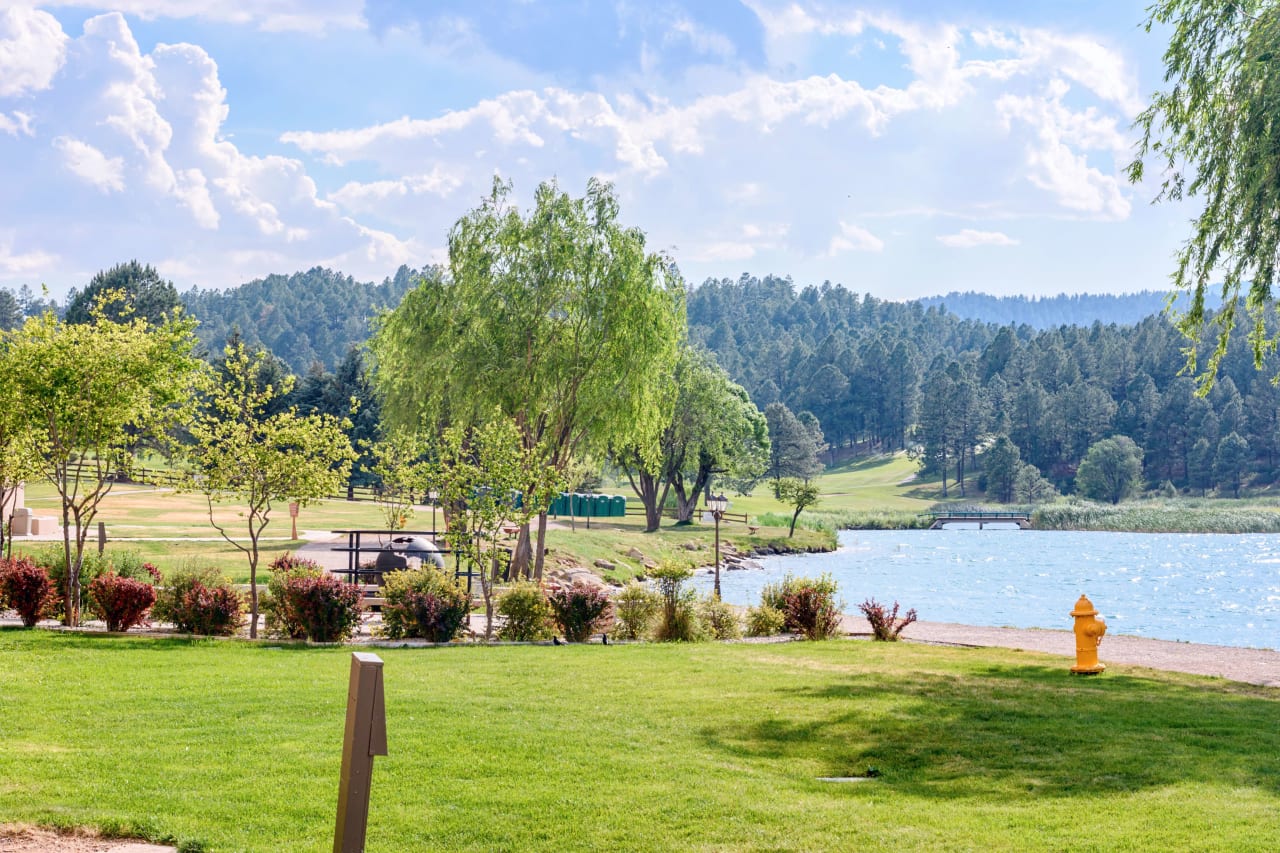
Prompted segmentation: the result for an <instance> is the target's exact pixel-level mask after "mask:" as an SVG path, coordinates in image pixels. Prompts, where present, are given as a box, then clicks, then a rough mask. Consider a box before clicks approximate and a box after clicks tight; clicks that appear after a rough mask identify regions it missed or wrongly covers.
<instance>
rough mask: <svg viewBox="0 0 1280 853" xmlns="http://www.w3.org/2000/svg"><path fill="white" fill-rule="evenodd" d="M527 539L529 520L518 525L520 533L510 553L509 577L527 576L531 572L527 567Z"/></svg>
mask: <svg viewBox="0 0 1280 853" xmlns="http://www.w3.org/2000/svg"><path fill="white" fill-rule="evenodd" d="M530 544H531V543H530V539H529V522H527V521H526V522H525V523H524V524H521V525H520V533H519V535H518V536H517V538H516V549H515V551H514V552H512V554H511V579H512V580H519V579H520V578H528V577H529V576H530V575H531V574H532V572H531V571H530V569H529V556H530V553H531V550H532V549H531V548H530Z"/></svg>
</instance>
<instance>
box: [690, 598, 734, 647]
mask: <svg viewBox="0 0 1280 853" xmlns="http://www.w3.org/2000/svg"><path fill="white" fill-rule="evenodd" d="M698 618H699V619H701V620H702V624H703V626H704V627H705V628H706V630H707V633H709V634H710V635H711V636H712V637H714V638H715V639H717V640H737V639H739V638H740V637H741V636H742V622H741V620H740V619H739V618H738V613H737V611H735V610H734V609H733V608H732V607H730V606H729V605H728V604H725V603H724V602H723V601H721V600H720V599H718V598H716V597H715V596H708V597H707V598H704V599H702V601H701V602H699V604H698Z"/></svg>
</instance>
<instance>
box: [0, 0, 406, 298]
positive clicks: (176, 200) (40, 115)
mask: <svg viewBox="0 0 1280 853" xmlns="http://www.w3.org/2000/svg"><path fill="white" fill-rule="evenodd" d="M66 72H67V73H66V75H65V78H63V77H59V78H58V80H56V81H54V84H53V86H52V87H51V88H50V89H48V90H46V91H42V92H40V93H38V94H37V95H36V96H35V97H33V98H31V99H30V104H28V105H27V106H26V107H25V109H28V110H30V112H29V113H27V112H23V113H21V114H18V113H12V115H14V116H15V117H16V118H15V119H13V120H10V121H11V122H12V123H13V124H14V125H15V126H16V128H17V130H18V131H19V132H23V131H25V132H26V133H27V135H29V136H31V137H32V138H31V140H30V143H29V144H30V145H32V146H37V147H39V146H47V148H48V150H50V151H51V152H53V154H54V157H53V158H50V159H49V162H50V164H51V165H53V166H56V168H57V169H58V173H57V174H55V175H50V176H47V178H41V177H39V176H38V175H37V176H32V175H30V174H27V173H28V172H29V170H30V169H31V168H33V167H34V168H39V166H40V164H41V163H42V161H41V160H40V159H39V158H32V159H31V160H30V161H29V162H28V163H25V164H21V165H18V166H17V168H20V169H23V170H24V171H23V177H24V178H32V179H31V180H24V181H22V182H17V181H14V180H13V179H14V178H15V177H16V176H17V175H16V173H15V174H10V176H9V180H10V183H11V185H18V186H22V187H25V188H26V190H25V191H26V194H25V195H19V196H18V197H16V198H15V199H14V200H13V206H14V208H16V209H23V210H24V212H25V213H26V214H28V215H27V216H24V219H30V220H31V222H30V223H29V224H23V223H13V224H14V226H15V237H14V240H13V241H11V242H12V243H13V244H15V245H16V244H18V243H22V244H24V245H26V244H31V248H29V249H27V250H26V251H24V252H22V253H21V254H17V253H13V252H11V251H8V250H6V251H7V252H8V254H7V256H6V257H7V258H8V260H7V261H6V262H5V263H4V264H3V265H0V274H4V275H7V276H9V277H11V278H12V277H16V276H20V275H25V274H27V273H28V272H29V271H30V270H32V269H34V268H35V267H37V266H39V265H41V264H44V265H47V264H48V263H49V262H50V261H51V259H54V258H58V259H61V260H62V261H63V262H64V263H65V264H67V265H68V268H69V269H73V270H76V271H82V270H85V269H90V270H92V269H96V268H101V267H103V266H106V265H109V264H110V263H114V262H116V261H118V260H120V258H122V257H132V256H137V257H140V258H147V257H153V258H154V257H156V254H157V250H158V247H164V250H165V251H166V252H167V253H168V254H169V257H170V258H171V259H173V260H174V261H175V263H176V264H177V265H178V266H179V267H180V268H185V269H189V270H198V274H197V275H195V278H196V282H195V283H199V284H201V285H205V286H209V285H214V286H222V285H227V284H235V283H239V282H242V281H245V280H248V279H249V278H253V277H257V276H261V275H264V274H266V273H267V272H270V271H273V270H293V269H299V268H304V267H307V266H311V265H313V264H316V263H322V262H326V261H331V260H332V261H341V262H342V264H343V269H344V271H347V272H351V273H353V274H356V275H364V276H367V277H370V278H373V277H380V276H382V275H385V274H387V273H388V272H390V271H391V270H394V269H395V267H396V266H398V265H399V264H401V263H405V262H410V261H413V260H414V257H413V250H412V249H411V248H410V243H409V241H405V240H402V239H400V238H399V237H397V236H396V235H394V234H392V233H390V232H388V231H385V230H381V229H378V228H374V227H371V226H370V225H368V224H365V223H362V222H359V221H358V220H357V219H355V218H353V217H352V216H350V215H347V214H344V213H343V212H342V211H341V210H340V209H339V208H338V206H337V205H336V204H334V203H333V202H331V201H328V200H326V199H324V198H322V197H321V196H320V194H319V192H318V189H317V187H316V184H315V182H314V181H313V180H312V178H311V177H310V176H309V175H308V174H307V172H306V169H305V168H304V167H303V164H302V163H300V162H299V161H298V160H296V159H293V158H288V157H280V156H253V155H250V154H246V153H245V152H243V151H241V150H240V149H239V148H238V147H237V146H236V145H235V144H234V143H232V142H231V141H229V140H228V139H226V138H225V137H224V136H223V134H222V126H223V123H224V121H225V119H226V117H227V110H228V107H227V104H226V91H225V90H224V89H223V87H222V85H221V83H220V82H219V79H218V69H217V65H216V63H215V62H214V61H213V59H212V58H211V57H210V56H209V55H208V54H207V53H206V52H205V51H204V50H203V49H202V48H200V47H198V46H195V45H191V44H172V45H168V44H161V45H157V46H156V47H155V48H154V49H153V50H152V51H150V52H149V53H148V52H144V51H143V50H142V49H141V48H140V47H139V45H138V43H137V41H136V39H135V38H134V36H133V33H132V32H131V30H130V28H129V25H128V23H127V22H126V20H125V19H124V17H123V16H121V15H119V14H116V13H111V14H107V15H101V16H97V17H94V18H90V19H89V20H88V21H86V22H85V24H84V32H83V34H82V35H81V36H80V37H79V38H76V39H74V40H72V41H69V42H68V45H67V51H66ZM63 79H65V80H66V85H62V84H61V83H60V82H59V81H61V80H63ZM0 106H3V102H0ZM0 117H3V114H0ZM8 126H9V125H8V123H4V124H0V129H7V128H8ZM33 127H34V128H36V132H34V133H32V128H33ZM6 168H8V169H13V168H15V164H12V163H10V164H9V166H8V167H6V166H4V165H2V164H0V180H4V177H5V171H4V170H5V169H6ZM46 183H47V184H48V186H43V185H42V184H46ZM86 193H87V194H86ZM54 198H56V203H55V202H54V201H51V199H54ZM95 199H97V200H95ZM70 211H75V216H76V222H75V227H74V228H68V227H61V228H48V227H44V228H41V227H40V224H39V223H40V220H41V218H42V217H45V220H46V223H47V222H48V221H54V222H56V221H58V219H52V220H50V219H49V218H48V217H65V216H67V215H69V212H70ZM3 224H9V223H3ZM86 230H90V231H92V232H93V233H94V234H96V235H97V236H98V238H99V241H98V244H97V245H85V243H86V242H87V241H83V240H78V239H76V237H75V236H74V235H75V234H77V233H78V234H81V235H82V234H83V233H84V232H85V231H86ZM104 252H106V253H110V254H108V255H106V256H104ZM20 261H21V262H20ZM64 274H65V273H64ZM76 274H77V275H79V274H82V273H79V272H77V273H76ZM72 283H74V280H72Z"/></svg>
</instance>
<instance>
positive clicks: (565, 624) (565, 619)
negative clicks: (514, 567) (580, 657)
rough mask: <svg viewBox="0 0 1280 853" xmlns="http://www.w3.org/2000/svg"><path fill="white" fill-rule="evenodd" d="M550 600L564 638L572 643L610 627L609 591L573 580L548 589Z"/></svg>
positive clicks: (549, 602)
mask: <svg viewBox="0 0 1280 853" xmlns="http://www.w3.org/2000/svg"><path fill="white" fill-rule="evenodd" d="M547 603H548V604H550V605H551V613H552V615H553V616H554V617H555V620H556V624H557V625H559V626H560V630H561V631H563V632H564V638H565V639H566V640H568V641H569V642H571V643H581V642H584V641H586V639H587V638H588V637H590V636H591V635H592V634H593V633H595V632H596V631H603V630H605V629H607V628H608V627H609V623H610V621H612V620H611V617H612V613H611V610H612V606H613V602H612V601H611V600H610V599H609V593H607V592H605V591H604V590H603V589H600V588H599V587H596V586H591V585H589V584H585V583H583V582H582V581H574V582H573V586H553V587H551V588H550V589H549V590H547Z"/></svg>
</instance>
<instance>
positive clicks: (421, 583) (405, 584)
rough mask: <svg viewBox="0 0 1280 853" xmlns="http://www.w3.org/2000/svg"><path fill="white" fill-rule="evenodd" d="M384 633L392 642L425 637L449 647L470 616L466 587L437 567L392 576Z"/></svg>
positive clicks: (388, 579) (387, 591)
mask: <svg viewBox="0 0 1280 853" xmlns="http://www.w3.org/2000/svg"><path fill="white" fill-rule="evenodd" d="M382 592H383V595H384V596H385V597H386V599H387V603H386V605H384V606H383V608H382V633H383V634H385V635H386V636H387V637H390V638H391V639H393V640H398V639H400V638H401V637H423V638H426V639H428V640H431V641H432V642H436V643H447V642H449V641H450V640H452V639H453V638H454V637H456V636H457V635H458V633H459V632H460V631H461V630H462V627H463V626H464V625H466V623H467V616H468V614H470V612H471V597H470V596H469V595H467V590H466V587H464V586H463V585H462V584H460V583H458V581H457V580H456V579H454V578H451V577H449V576H448V575H446V574H445V573H444V572H442V571H440V570H439V569H436V568H434V567H430V566H429V567H426V568H421V569H410V570H407V571H399V572H390V573H388V574H387V577H386V586H385V587H383V591H382Z"/></svg>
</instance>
